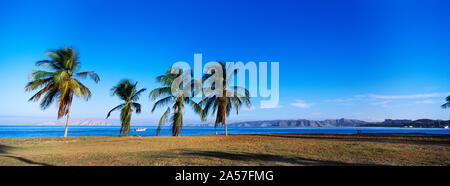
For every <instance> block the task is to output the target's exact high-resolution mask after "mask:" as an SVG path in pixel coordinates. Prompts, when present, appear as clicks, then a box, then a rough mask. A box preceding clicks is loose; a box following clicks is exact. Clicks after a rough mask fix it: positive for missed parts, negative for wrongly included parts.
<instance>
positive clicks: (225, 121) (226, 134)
mask: <svg viewBox="0 0 450 186" xmlns="http://www.w3.org/2000/svg"><path fill="white" fill-rule="evenodd" d="M226 116H227V115H226V113H225V108H223V110H222V124H223V126H224V127H225V136H228V130H227V117H226Z"/></svg>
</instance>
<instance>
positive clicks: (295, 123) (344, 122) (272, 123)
mask: <svg viewBox="0 0 450 186" xmlns="http://www.w3.org/2000/svg"><path fill="white" fill-rule="evenodd" d="M363 124H369V122H366V121H361V120H355V119H345V118H341V119H327V120H323V121H316V120H306V119H299V120H264V121H246V122H236V123H230V124H228V126H233V127H356V126H360V125H363ZM189 126H214V124H213V123H211V124H191V125H189Z"/></svg>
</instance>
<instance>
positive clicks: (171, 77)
mask: <svg viewBox="0 0 450 186" xmlns="http://www.w3.org/2000/svg"><path fill="white" fill-rule="evenodd" d="M180 75H181V71H180V70H178V72H177V73H172V72H171V70H170V69H169V70H167V71H166V74H165V75H161V76H158V77H157V78H156V81H157V82H159V83H160V84H161V85H162V87H160V88H155V89H153V90H152V91H151V92H150V95H149V97H150V99H152V100H155V99H157V98H160V97H162V98H161V99H160V100H158V101H156V102H155V104H154V105H153V108H152V112H154V111H155V110H156V108H160V107H166V106H167V109H166V111H165V112H164V114H163V115H162V116H161V118H160V120H159V122H158V128H157V130H156V134H157V135H159V133H160V132H161V126H162V125H163V124H164V123H165V122H166V121H167V117H168V116H169V115H170V114H172V117H171V125H172V136H179V135H180V133H181V130H182V128H183V108H184V105H185V104H188V105H191V106H192V107H193V110H194V112H195V113H197V114H199V115H200V117H201V119H202V120H203V121H204V120H206V116H205V114H204V113H203V110H202V108H201V106H200V105H199V104H198V103H197V102H195V101H194V100H193V96H190V95H184V93H182V92H180V94H179V95H177V96H174V95H172V92H171V86H172V83H173V82H174V81H175V79H176V78H177V77H178V76H180ZM181 86H182V85H180V89H181V88H182V87H181Z"/></svg>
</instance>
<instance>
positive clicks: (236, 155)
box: [0, 134, 450, 166]
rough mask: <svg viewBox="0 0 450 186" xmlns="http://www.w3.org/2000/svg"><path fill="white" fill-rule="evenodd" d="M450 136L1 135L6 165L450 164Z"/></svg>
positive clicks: (0, 155) (0, 152) (0, 162)
mask: <svg viewBox="0 0 450 186" xmlns="http://www.w3.org/2000/svg"><path fill="white" fill-rule="evenodd" d="M449 144H450V137H449V136H445V137H402V136H398V137H396V136H385V137H383V136H365V135H362V136H356V135H301V134H248V135H230V136H228V137H225V136H222V135H202V136H181V137H134V136H131V137H68V138H0V165H132V166H134V165H138V166H139V165H157V166H158V165H282V166H284V165H294V166H298V165H300V166H301V165H307V166H308V165H443V166H448V165H450V145H449Z"/></svg>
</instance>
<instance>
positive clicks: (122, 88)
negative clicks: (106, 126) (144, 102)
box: [106, 79, 147, 136]
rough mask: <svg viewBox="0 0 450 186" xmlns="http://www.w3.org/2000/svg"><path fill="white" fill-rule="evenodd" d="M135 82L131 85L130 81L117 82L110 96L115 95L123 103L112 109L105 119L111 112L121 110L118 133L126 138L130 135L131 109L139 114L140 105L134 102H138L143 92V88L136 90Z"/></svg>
mask: <svg viewBox="0 0 450 186" xmlns="http://www.w3.org/2000/svg"><path fill="white" fill-rule="evenodd" d="M136 87H137V82H136V83H133V82H130V80H127V79H125V80H122V81H120V82H119V84H118V85H117V86H114V87H113V88H112V89H111V92H112V95H113V96H114V95H117V96H118V97H119V98H120V99H121V100H123V101H125V103H122V104H120V105H118V106H116V107H114V108H113V109H112V110H111V111H109V112H108V115H107V116H106V118H109V116H110V115H111V112H113V111H114V110H117V109H122V110H121V111H120V121H121V123H122V127H121V128H120V133H121V134H122V135H126V136H128V135H129V134H130V122H131V113H133V111H134V110H133V109H135V110H136V113H141V104H139V103H137V102H136V101H138V100H139V95H140V94H141V93H142V92H144V91H145V90H147V89H145V88H143V89H140V90H136Z"/></svg>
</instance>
